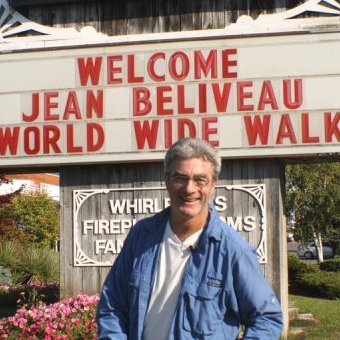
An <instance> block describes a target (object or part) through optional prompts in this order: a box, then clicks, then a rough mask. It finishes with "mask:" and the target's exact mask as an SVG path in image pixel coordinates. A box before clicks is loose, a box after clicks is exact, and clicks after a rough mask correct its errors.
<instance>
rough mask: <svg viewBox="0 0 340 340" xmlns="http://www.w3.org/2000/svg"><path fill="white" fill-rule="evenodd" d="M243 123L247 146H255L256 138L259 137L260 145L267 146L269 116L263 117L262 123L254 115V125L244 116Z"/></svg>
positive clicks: (258, 117) (248, 117) (249, 118)
mask: <svg viewBox="0 0 340 340" xmlns="http://www.w3.org/2000/svg"><path fill="white" fill-rule="evenodd" d="M244 123H245V125H246V131H247V136H248V143H249V145H255V144H256V140H257V136H259V137H260V140H261V144H262V145H267V144H268V133H269V125H270V115H264V116H263V122H262V121H261V118H260V116H258V115H255V116H254V124H253V123H252V121H251V117H250V116H244Z"/></svg>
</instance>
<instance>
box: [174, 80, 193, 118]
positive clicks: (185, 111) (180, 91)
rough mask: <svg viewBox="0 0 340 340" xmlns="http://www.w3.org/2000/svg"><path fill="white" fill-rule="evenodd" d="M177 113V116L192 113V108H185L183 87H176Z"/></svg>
mask: <svg viewBox="0 0 340 340" xmlns="http://www.w3.org/2000/svg"><path fill="white" fill-rule="evenodd" d="M177 91H178V103H177V104H178V113H179V114H190V113H194V108H193V107H185V95H184V85H178V87H177Z"/></svg>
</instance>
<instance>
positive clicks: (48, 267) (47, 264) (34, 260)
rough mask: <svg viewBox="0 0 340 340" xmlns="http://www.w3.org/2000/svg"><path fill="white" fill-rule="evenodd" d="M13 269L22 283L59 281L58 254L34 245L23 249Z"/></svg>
mask: <svg viewBox="0 0 340 340" xmlns="http://www.w3.org/2000/svg"><path fill="white" fill-rule="evenodd" d="M15 269H16V270H17V271H18V272H19V273H20V276H21V282H22V283H32V284H33V283H36V284H37V283H53V282H58V281H59V254H58V253H56V252H55V251H54V250H51V249H48V248H37V247H35V246H33V247H32V246H31V247H26V248H25V249H23V251H22V253H21V256H20V257H19V259H18V262H17V264H16V267H15Z"/></svg>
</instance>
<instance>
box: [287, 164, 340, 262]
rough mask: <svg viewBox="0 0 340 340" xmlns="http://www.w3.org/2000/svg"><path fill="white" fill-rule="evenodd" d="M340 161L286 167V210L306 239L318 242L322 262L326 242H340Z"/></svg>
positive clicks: (298, 236)
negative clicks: (323, 243)
mask: <svg viewBox="0 0 340 340" xmlns="http://www.w3.org/2000/svg"><path fill="white" fill-rule="evenodd" d="M339 206H340V163H322V164H314V163H313V164H299V165H288V166H287V167H286V211H287V215H288V221H290V223H292V224H294V229H295V235H296V236H297V238H298V239H301V240H302V241H307V240H310V239H311V238H313V239H314V241H315V246H316V251H317V254H318V260H319V262H322V261H323V252H322V242H323V240H325V241H331V240H333V241H334V236H335V235H337V240H336V242H338V243H339V233H340V209H339Z"/></svg>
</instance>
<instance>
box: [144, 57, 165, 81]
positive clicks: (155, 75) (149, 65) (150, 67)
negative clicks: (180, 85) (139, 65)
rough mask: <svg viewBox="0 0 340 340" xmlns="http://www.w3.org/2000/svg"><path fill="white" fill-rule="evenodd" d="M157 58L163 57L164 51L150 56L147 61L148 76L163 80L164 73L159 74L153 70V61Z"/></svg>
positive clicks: (155, 79)
mask: <svg viewBox="0 0 340 340" xmlns="http://www.w3.org/2000/svg"><path fill="white" fill-rule="evenodd" d="M157 59H165V53H164V52H157V53H155V54H153V55H152V56H151V57H150V59H149V61H148V65H147V70H148V74H149V77H150V78H151V79H152V80H154V81H164V80H165V75H164V74H163V75H161V76H159V75H158V74H156V72H155V63H156V60H157Z"/></svg>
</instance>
